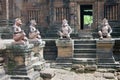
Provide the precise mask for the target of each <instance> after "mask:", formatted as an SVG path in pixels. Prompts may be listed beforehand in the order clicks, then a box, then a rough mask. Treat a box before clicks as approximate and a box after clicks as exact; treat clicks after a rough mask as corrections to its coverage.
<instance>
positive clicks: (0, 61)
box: [0, 42, 10, 80]
mask: <svg viewBox="0 0 120 80" xmlns="http://www.w3.org/2000/svg"><path fill="white" fill-rule="evenodd" d="M0 44H1V45H0V80H10V76H8V75H7V74H6V72H5V68H4V67H5V59H4V54H3V53H4V50H5V49H6V46H5V45H4V44H3V42H0Z"/></svg>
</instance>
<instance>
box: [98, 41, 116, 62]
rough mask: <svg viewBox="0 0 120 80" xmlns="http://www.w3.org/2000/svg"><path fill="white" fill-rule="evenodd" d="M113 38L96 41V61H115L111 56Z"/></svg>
mask: <svg viewBox="0 0 120 80" xmlns="http://www.w3.org/2000/svg"><path fill="white" fill-rule="evenodd" d="M113 46H114V40H109V39H108V40H107V39H105V40H98V41H97V63H98V64H99V63H115V60H114V58H113V51H112V50H113Z"/></svg>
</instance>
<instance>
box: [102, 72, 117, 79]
mask: <svg viewBox="0 0 120 80" xmlns="http://www.w3.org/2000/svg"><path fill="white" fill-rule="evenodd" d="M103 77H104V78H106V79H115V76H114V74H113V73H104V74H103Z"/></svg>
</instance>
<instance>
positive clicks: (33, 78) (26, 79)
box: [11, 72, 42, 80]
mask: <svg viewBox="0 0 120 80" xmlns="http://www.w3.org/2000/svg"><path fill="white" fill-rule="evenodd" d="M11 79H12V80H42V79H41V78H40V74H39V72H32V73H30V74H29V75H11Z"/></svg>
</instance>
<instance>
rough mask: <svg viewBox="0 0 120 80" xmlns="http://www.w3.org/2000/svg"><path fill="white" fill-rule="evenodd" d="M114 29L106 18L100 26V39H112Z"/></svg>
mask: <svg viewBox="0 0 120 80" xmlns="http://www.w3.org/2000/svg"><path fill="white" fill-rule="evenodd" d="M111 33H112V28H111V26H110V25H109V23H108V20H107V19H106V18H104V19H103V21H102V23H101V25H100V26H99V31H98V34H99V36H100V39H103V38H111V35H110V34H111Z"/></svg>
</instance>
